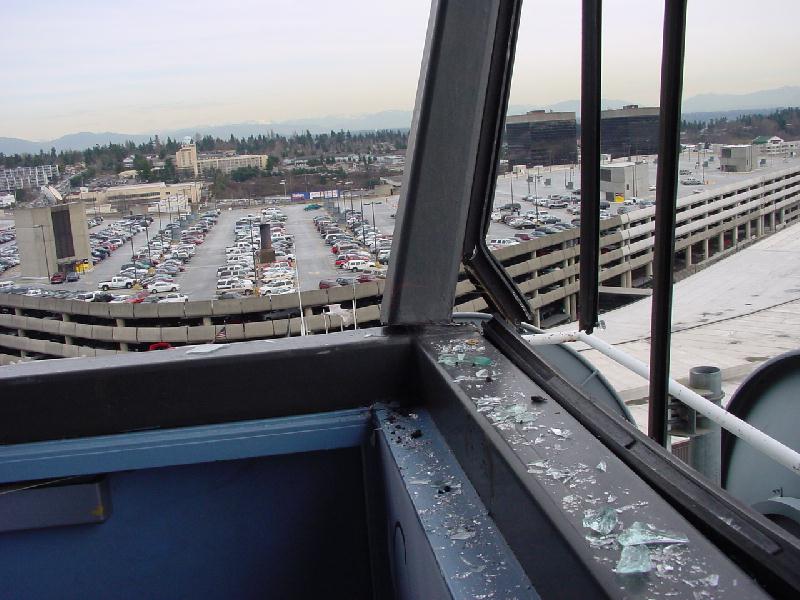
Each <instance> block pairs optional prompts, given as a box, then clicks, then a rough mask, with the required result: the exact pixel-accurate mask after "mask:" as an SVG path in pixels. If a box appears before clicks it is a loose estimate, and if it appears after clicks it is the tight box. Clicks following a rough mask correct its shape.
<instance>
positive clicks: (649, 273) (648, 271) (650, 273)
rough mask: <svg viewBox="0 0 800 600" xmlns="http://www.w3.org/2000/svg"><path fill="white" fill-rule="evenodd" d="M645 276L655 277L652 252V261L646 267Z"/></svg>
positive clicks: (651, 254)
mask: <svg viewBox="0 0 800 600" xmlns="http://www.w3.org/2000/svg"><path fill="white" fill-rule="evenodd" d="M644 271H645V275H647V277H652V276H653V253H652V252H650V260H649V261H648V262H647V263H646V264H645V266H644Z"/></svg>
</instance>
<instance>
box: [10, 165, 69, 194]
mask: <svg viewBox="0 0 800 600" xmlns="http://www.w3.org/2000/svg"><path fill="white" fill-rule="evenodd" d="M59 175H60V172H59V168H58V165H41V166H38V167H17V168H16V169H0V191H2V192H10V191H13V190H21V189H23V188H33V187H41V186H43V185H47V184H48V183H50V179H51V178H53V177H58V176H59Z"/></svg>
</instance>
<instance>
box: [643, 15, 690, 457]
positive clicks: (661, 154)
mask: <svg viewBox="0 0 800 600" xmlns="http://www.w3.org/2000/svg"><path fill="white" fill-rule="evenodd" d="M686 2H687V0H665V2H664V5H665V8H664V39H663V50H662V55H661V104H660V106H661V117H660V122H659V142H658V144H659V148H658V175H657V178H656V223H655V230H656V233H655V253H654V256H653V307H652V314H651V319H650V339H651V344H650V409H649V415H648V434H649V436H650V437H651V438H652V439H653V440H655V441H656V442H658V443H659V444H661V445H662V446H666V445H667V441H668V437H669V436H668V434H667V400H668V398H667V386H668V379H669V361H670V338H671V333H670V329H671V325H672V269H673V259H674V254H675V204H676V198H677V193H678V154H679V152H680V119H681V94H682V93H683V52H684V39H685V33H686Z"/></svg>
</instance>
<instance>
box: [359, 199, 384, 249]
mask: <svg viewBox="0 0 800 600" xmlns="http://www.w3.org/2000/svg"><path fill="white" fill-rule="evenodd" d="M376 204H383V202H375V201H374V200H373V201H372V202H367V206H372V229H373V230H374V231H377V230H378V227H377V226H376V224H375V205H376ZM361 218H362V219H363V218H364V209H363V208H362V209H361ZM362 231H363V229H362ZM376 238H377V236H376ZM375 262H376V263H377V262H378V240H377V239H376V240H375Z"/></svg>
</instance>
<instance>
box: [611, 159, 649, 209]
mask: <svg viewBox="0 0 800 600" xmlns="http://www.w3.org/2000/svg"><path fill="white" fill-rule="evenodd" d="M649 186H650V174H649V171H648V169H647V165H645V164H643V163H632V162H631V163H618V164H609V165H601V166H600V192H601V193H604V194H605V196H604V197H603V199H604V200H607V201H609V202H614V198H615V196H618V195H619V196H622V197H623V198H624V199H625V200H628V199H629V198H632V197H635V196H639V195H642V194H644V193H645V192H647V189H648V187H649Z"/></svg>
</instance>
